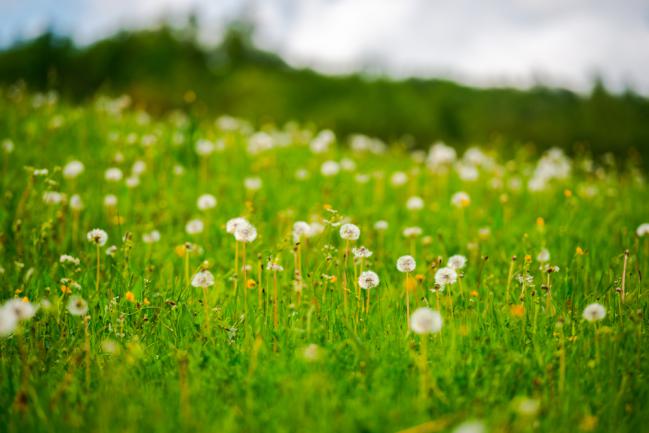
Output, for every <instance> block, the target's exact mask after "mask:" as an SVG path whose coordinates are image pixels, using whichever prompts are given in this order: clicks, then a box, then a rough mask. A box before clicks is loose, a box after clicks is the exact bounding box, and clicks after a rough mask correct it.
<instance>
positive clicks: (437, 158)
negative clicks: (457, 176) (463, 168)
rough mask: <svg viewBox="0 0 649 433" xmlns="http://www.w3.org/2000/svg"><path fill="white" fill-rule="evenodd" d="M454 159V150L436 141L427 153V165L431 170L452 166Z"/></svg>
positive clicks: (455, 155) (455, 154)
mask: <svg viewBox="0 0 649 433" xmlns="http://www.w3.org/2000/svg"><path fill="white" fill-rule="evenodd" d="M456 158H457V153H456V152H455V149H453V148H452V147H450V146H447V145H446V144H444V143H442V142H441V141H438V142H437V143H435V144H434V145H433V146H431V148H430V150H429V151H428V159H427V164H428V167H429V168H430V169H431V170H435V169H440V168H444V167H445V166H448V165H450V164H452V163H453V162H454V161H455V159H456Z"/></svg>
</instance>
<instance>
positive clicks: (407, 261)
mask: <svg viewBox="0 0 649 433" xmlns="http://www.w3.org/2000/svg"><path fill="white" fill-rule="evenodd" d="M416 267H417V262H416V261H415V258H414V257H412V256H401V257H399V258H398V259H397V270H398V271H399V272H412V271H414V270H415V268H416Z"/></svg>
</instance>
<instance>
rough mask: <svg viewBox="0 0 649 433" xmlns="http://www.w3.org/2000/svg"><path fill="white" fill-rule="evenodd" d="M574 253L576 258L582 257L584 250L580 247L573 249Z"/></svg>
mask: <svg viewBox="0 0 649 433" xmlns="http://www.w3.org/2000/svg"><path fill="white" fill-rule="evenodd" d="M575 253H576V254H577V255H578V256H583V255H584V249H583V248H582V247H577V248H576V249H575Z"/></svg>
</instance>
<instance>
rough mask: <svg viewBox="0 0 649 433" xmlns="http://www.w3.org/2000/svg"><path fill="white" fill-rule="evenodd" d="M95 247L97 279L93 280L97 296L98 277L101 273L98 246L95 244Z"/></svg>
mask: <svg viewBox="0 0 649 433" xmlns="http://www.w3.org/2000/svg"><path fill="white" fill-rule="evenodd" d="M95 246H96V250H97V278H96V280H95V290H96V292H97V294H99V275H100V272H101V267H100V265H101V259H100V256H99V244H95Z"/></svg>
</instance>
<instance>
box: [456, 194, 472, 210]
mask: <svg viewBox="0 0 649 433" xmlns="http://www.w3.org/2000/svg"><path fill="white" fill-rule="evenodd" d="M451 204H452V205H453V206H455V207H457V208H464V207H467V206H468V205H470V204H471V197H469V194H467V193H466V192H464V191H460V192H456V193H455V194H453V196H452V197H451Z"/></svg>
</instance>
